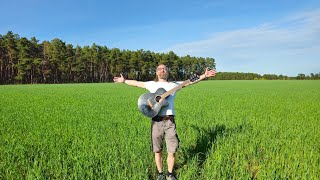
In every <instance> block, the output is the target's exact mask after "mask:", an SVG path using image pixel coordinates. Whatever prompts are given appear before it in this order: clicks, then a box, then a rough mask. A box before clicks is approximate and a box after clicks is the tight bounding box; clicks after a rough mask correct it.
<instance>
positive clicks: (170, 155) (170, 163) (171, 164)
mask: <svg viewBox="0 0 320 180" xmlns="http://www.w3.org/2000/svg"><path fill="white" fill-rule="evenodd" d="M174 162H175V154H174V153H168V157H167V163H168V172H169V173H172V171H173V167H174Z"/></svg>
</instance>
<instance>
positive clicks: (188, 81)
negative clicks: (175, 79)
mask: <svg viewBox="0 0 320 180" xmlns="http://www.w3.org/2000/svg"><path fill="white" fill-rule="evenodd" d="M189 83H190V80H186V81H183V82H182V83H181V84H179V86H177V87H174V88H173V89H171V90H169V91H167V92H165V93H163V94H162V95H161V99H165V98H166V97H168V96H169V95H170V94H172V93H174V92H176V91H177V90H179V89H181V88H182V87H183V86H185V85H187V84H189Z"/></svg>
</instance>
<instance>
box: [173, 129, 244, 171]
mask: <svg viewBox="0 0 320 180" xmlns="http://www.w3.org/2000/svg"><path fill="white" fill-rule="evenodd" d="M191 127H192V128H193V129H195V130H196V131H198V133H199V137H198V138H197V141H196V145H195V146H191V147H188V148H187V149H183V150H182V154H181V155H179V156H182V157H181V159H182V161H180V162H177V163H176V166H175V170H176V171H178V170H179V169H180V168H182V167H183V166H184V165H186V164H188V163H189V162H191V161H192V160H193V159H195V158H197V160H198V164H197V165H198V172H197V173H198V175H200V173H201V169H202V168H203V164H204V163H205V161H206V159H207V156H208V152H209V151H210V150H212V146H213V145H214V143H215V142H216V140H217V138H222V137H225V136H229V135H230V134H234V133H240V132H242V131H244V129H247V127H248V124H240V125H238V126H236V127H233V128H226V126H225V125H223V124H222V125H221V124H218V125H216V126H214V127H209V128H203V127H199V126H195V125H192V126H191Z"/></svg>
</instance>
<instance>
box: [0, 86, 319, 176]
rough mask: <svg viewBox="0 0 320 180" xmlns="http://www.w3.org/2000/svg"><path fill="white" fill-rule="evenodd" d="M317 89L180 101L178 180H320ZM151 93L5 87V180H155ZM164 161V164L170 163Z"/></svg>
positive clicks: (246, 89)
mask: <svg viewBox="0 0 320 180" xmlns="http://www.w3.org/2000/svg"><path fill="white" fill-rule="evenodd" d="M319 88H320V84H319V81H204V82H200V83H198V84H196V85H193V86H190V87H188V88H186V89H183V90H181V91H180V92H178V94H177V97H176V104H175V108H176V113H177V116H176V123H177V131H178V134H179V139H180V140H181V143H180V148H179V151H178V153H177V157H176V159H177V163H176V167H175V169H176V173H177V176H178V178H179V179H319V178H320V174H319V166H320V141H319V139H320V133H319V132H320V119H319V117H320V112H319V108H320V104H319V99H320V94H319ZM145 92H146V91H145V90H143V89H139V88H135V87H130V86H126V85H124V84H107V83H100V84H68V85H16V86H6V85H5V86H0V99H1V101H0V114H1V116H0V152H1V153H0V162H1V163H0V179H155V175H156V167H155V163H154V156H153V153H152V152H151V150H150V137H149V136H150V120H149V119H148V118H146V117H144V116H143V115H141V114H140V113H139V111H138V110H137V99H138V97H139V96H140V95H141V94H142V93H145ZM164 159H166V158H164Z"/></svg>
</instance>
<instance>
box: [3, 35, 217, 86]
mask: <svg viewBox="0 0 320 180" xmlns="http://www.w3.org/2000/svg"><path fill="white" fill-rule="evenodd" d="M0 37H1V38H0V40H1V41H0V45H1V46H0V60H1V61H0V84H13V83H23V84H26V83H31V84H33V83H78V82H84V83H86V82H90V83H93V82H111V81H112V79H113V77H114V76H119V74H120V73H122V74H123V75H124V76H125V77H126V78H130V79H135V80H140V81H147V80H152V79H153V78H154V76H155V70H154V69H155V67H156V66H157V65H158V64H159V63H165V64H166V65H167V66H168V67H169V69H170V70H171V71H172V72H173V75H172V80H185V79H187V78H188V76H190V73H192V72H193V73H198V74H200V73H203V72H204V67H212V68H214V67H215V62H214V61H215V60H214V59H213V58H198V57H190V56H188V57H187V58H186V59H187V60H184V59H185V58H184V57H179V56H177V55H176V54H175V53H174V52H172V51H170V52H169V53H154V52H150V51H145V50H143V49H140V50H137V51H130V50H120V49H119V48H113V49H109V48H108V47H106V46H99V45H96V44H95V43H93V44H92V46H83V47H80V46H77V47H75V48H73V46H72V45H71V44H66V43H65V42H63V41H62V40H60V39H58V38H55V39H53V40H51V41H50V42H49V41H43V42H42V43H41V44H38V41H37V40H36V39H35V38H34V37H33V38H31V40H28V39H27V38H25V37H22V38H20V37H19V35H17V34H13V33H12V32H8V33H7V35H5V36H3V37H2V36H1V35H0Z"/></svg>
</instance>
